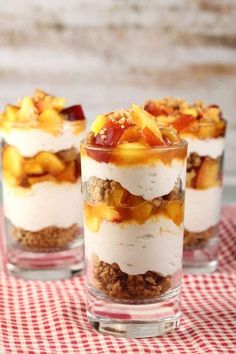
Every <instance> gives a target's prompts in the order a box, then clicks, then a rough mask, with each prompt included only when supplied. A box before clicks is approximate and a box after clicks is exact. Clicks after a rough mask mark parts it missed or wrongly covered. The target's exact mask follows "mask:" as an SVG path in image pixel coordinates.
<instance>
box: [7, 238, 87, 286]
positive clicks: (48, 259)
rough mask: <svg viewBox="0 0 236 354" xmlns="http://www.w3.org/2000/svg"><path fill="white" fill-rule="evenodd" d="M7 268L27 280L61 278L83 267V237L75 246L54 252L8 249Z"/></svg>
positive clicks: (14, 274)
mask: <svg viewBox="0 0 236 354" xmlns="http://www.w3.org/2000/svg"><path fill="white" fill-rule="evenodd" d="M7 269H8V271H9V273H10V274H11V275H13V276H15V277H18V278H22V279H27V280H61V279H66V278H70V277H72V276H74V275H75V274H77V273H79V272H81V270H83V269H84V251H83V239H82V240H81V241H80V242H79V243H77V245H76V247H73V248H71V249H67V250H63V251H55V252H45V253H43V252H38V253H36V252H29V251H23V250H21V249H16V248H13V249H8V255H7Z"/></svg>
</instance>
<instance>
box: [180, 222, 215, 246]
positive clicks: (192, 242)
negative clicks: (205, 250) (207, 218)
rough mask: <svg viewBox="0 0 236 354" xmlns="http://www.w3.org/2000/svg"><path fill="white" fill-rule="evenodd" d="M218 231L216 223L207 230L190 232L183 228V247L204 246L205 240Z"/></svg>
mask: <svg viewBox="0 0 236 354" xmlns="http://www.w3.org/2000/svg"><path fill="white" fill-rule="evenodd" d="M217 232H218V225H214V226H212V227H209V228H208V229H207V230H204V231H202V232H190V231H188V230H184V249H185V250H187V249H191V248H195V247H196V246H199V247H200V246H204V245H205V244H206V243H207V241H209V240H210V239H211V238H213V237H215V235H216V234H217Z"/></svg>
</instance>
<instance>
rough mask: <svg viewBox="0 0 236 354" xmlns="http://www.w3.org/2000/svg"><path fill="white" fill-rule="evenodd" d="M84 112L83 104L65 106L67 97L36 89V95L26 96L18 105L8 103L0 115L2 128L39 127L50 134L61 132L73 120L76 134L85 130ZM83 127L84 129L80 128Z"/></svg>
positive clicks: (8, 129) (0, 126) (5, 129)
mask: <svg viewBox="0 0 236 354" xmlns="http://www.w3.org/2000/svg"><path fill="white" fill-rule="evenodd" d="M84 120H85V117H84V113H83V110H82V107H81V105H76V106H71V107H68V108H65V99H64V98H60V97H54V96H52V95H50V94H47V93H45V92H43V91H41V90H38V89H37V90H35V93H34V96H33V97H29V96H26V97H24V98H23V99H22V100H19V101H18V104H17V105H7V106H6V109H5V112H4V113H3V114H1V115H0V130H3V131H10V130H11V129H12V128H14V127H15V128H16V127H17V128H21V129H28V128H37V129H41V130H44V131H46V132H48V133H50V134H53V135H57V134H60V133H61V128H62V126H63V124H64V123H65V122H66V121H71V122H72V121H73V122H74V123H75V122H76V124H73V127H74V128H75V134H77V133H78V134H79V133H80V132H81V130H84V128H85V126H84ZM80 127H82V129H78V128H80Z"/></svg>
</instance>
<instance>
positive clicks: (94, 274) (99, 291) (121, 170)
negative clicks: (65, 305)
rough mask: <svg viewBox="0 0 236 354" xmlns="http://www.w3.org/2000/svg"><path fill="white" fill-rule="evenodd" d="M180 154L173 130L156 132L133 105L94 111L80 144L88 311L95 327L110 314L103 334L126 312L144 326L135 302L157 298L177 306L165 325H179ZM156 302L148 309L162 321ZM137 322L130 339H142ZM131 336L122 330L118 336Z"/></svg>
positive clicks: (149, 117)
mask: <svg viewBox="0 0 236 354" xmlns="http://www.w3.org/2000/svg"><path fill="white" fill-rule="evenodd" d="M186 153H187V144H186V143H184V142H182V141H181V140H180V138H179V136H178V133H177V131H176V130H175V129H170V128H162V129H159V127H158V124H157V122H156V120H155V118H154V117H152V115H150V114H149V113H148V112H145V110H144V109H143V108H142V107H139V106H136V105H132V106H131V108H130V109H128V110H120V111H116V112H110V113H107V114H104V115H99V116H98V117H97V118H96V120H95V121H94V123H93V124H92V127H91V131H90V132H89V133H88V135H87V137H86V139H85V140H84V141H83V142H82V145H81V166H82V191H83V197H84V234H85V256H86V259H87V276H88V291H89V297H88V315H89V319H90V321H91V322H92V323H93V325H94V327H96V326H97V324H99V326H100V330H101V331H104V328H105V327H104V326H105V325H104V323H106V320H107V319H108V317H109V319H110V320H109V321H110V324H109V328H110V330H108V331H110V332H111V333H114V331H115V332H116V329H117V328H116V322H117V321H118V320H119V321H121V322H120V323H123V320H122V319H123V318H124V317H122V316H124V313H125V316H126V317H127V316H128V318H129V319H130V320H131V322H132V321H134V322H135V321H136V322H137V323H138V321H139V320H141V318H142V319H143V320H144V323H146V324H147V326H149V321H150V320H151V319H150V316H149V315H147V316H146V317H145V316H144V314H143V312H142V310H140V312H139V307H136V310H135V311H136V312H135V311H133V309H134V308H133V305H134V304H139V305H140V306H143V304H150V303H152V304H153V303H154V304H156V303H158V301H159V299H160V298H162V297H163V296H166V299H170V298H172V297H173V296H175V297H176V301H177V304H178V305H177V304H176V303H175V305H174V307H175V310H174V309H173V306H170V309H169V319H170V322H171V323H170V327H169V329H170V328H173V326H176V323H177V322H178V316H179V308H178V306H179V294H178V292H179V290H178V289H179V286H180V279H181V267H182V247H183V216H184V186H185V169H186ZM162 301H163V302H162V305H163V306H164V303H165V301H164V300H162ZM119 303H120V304H123V306H125V307H123V308H122V307H119V306H118V305H115V304H119ZM173 303H174V302H173ZM173 303H172V305H173ZM124 304H126V305H124ZM117 306H118V307H117ZM158 306H159V307H158V308H157V307H154V308H153V310H152V313H153V314H154V313H155V314H157V313H158V314H159V315H160V317H162V315H163V316H164V317H162V320H163V319H165V315H164V314H165V311H164V312H162V310H161V309H160V305H158ZM165 306H167V305H166V304H165ZM167 307H168V306H167ZM176 309H178V310H176ZM141 313H142V315H140V314H141ZM142 316H143V317H142ZM157 317H158V316H157ZM126 319H127V318H126ZM159 319H160V318H159ZM125 323H126V322H125V321H124V326H126V324H125ZM137 323H136V324H134V323H133V324H132V323H131V327H132V326H133V327H132V329H133V330H134V333H135V334H133V336H141V337H142V336H143V332H142V331H143V327H142V326H141V327H140V328H139V329H138V328H137V326H136V325H137ZM96 328H97V327H96ZM156 329H157V327H156ZM136 331H138V332H136ZM140 331H141V332H140ZM147 333H149V334H150V332H149V327H147ZM162 333H163V332H162ZM129 334H130V333H129V330H128V328H127V326H126V327H124V333H123V334H121V335H129ZM155 334H161V333H159V332H158V331H157V332H155Z"/></svg>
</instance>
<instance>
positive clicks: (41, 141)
mask: <svg viewBox="0 0 236 354" xmlns="http://www.w3.org/2000/svg"><path fill="white" fill-rule="evenodd" d="M74 129H75V127H74V126H69V125H68V126H66V127H64V129H63V132H62V133H61V134H60V135H57V136H54V135H52V134H50V133H47V132H45V131H43V130H40V129H29V130H26V129H18V128H13V129H11V130H10V131H9V132H4V131H3V132H1V134H2V137H3V139H4V140H5V142H6V143H7V144H9V145H12V146H15V147H16V148H17V149H18V150H19V152H20V154H21V155H22V156H24V157H32V156H34V155H36V154H37V153H39V152H40V151H50V152H58V151H62V150H68V149H71V148H72V147H74V148H76V149H78V150H79V148H80V142H81V140H82V139H83V137H84V133H83V132H82V133H80V134H75V132H74Z"/></svg>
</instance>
